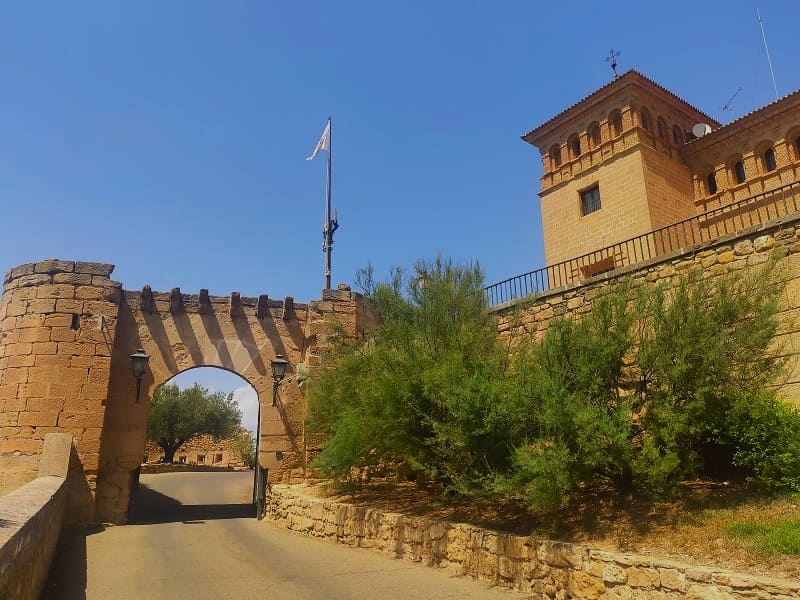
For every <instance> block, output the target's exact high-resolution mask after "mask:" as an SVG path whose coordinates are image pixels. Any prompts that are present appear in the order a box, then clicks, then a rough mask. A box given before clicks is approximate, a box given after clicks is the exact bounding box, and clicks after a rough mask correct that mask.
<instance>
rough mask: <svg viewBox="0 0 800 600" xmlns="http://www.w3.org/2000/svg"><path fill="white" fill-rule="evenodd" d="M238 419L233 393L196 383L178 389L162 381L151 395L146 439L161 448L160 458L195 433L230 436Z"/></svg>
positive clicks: (168, 459)
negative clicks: (162, 452) (213, 389)
mask: <svg viewBox="0 0 800 600" xmlns="http://www.w3.org/2000/svg"><path fill="white" fill-rule="evenodd" d="M241 421H242V412H241V411H240V410H239V407H238V405H237V404H236V402H234V400H233V394H225V393H223V392H214V393H211V392H209V391H208V390H207V389H206V388H204V387H202V386H200V385H199V384H197V383H196V384H194V385H193V386H192V387H190V388H186V389H183V390H181V389H180V388H178V386H177V385H176V384H174V383H173V384H166V385H162V386H161V387H160V388H158V389H157V390H156V393H155V394H154V395H153V402H152V404H151V406H150V415H149V418H148V420H147V439H148V440H150V441H152V442H154V443H156V444H158V445H159V446H161V448H162V449H163V450H164V462H172V461H173V460H174V458H175V452H176V451H177V449H178V448H180V447H181V445H182V444H183V443H184V442H185V441H186V440H188V439H189V438H191V437H192V436H195V435H202V434H208V435H211V436H212V437H214V439H223V438H228V437H230V436H232V435H233V434H234V433H235V432H236V431H237V429H238V428H239V426H240V425H241Z"/></svg>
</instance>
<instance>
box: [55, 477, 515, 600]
mask: <svg viewBox="0 0 800 600" xmlns="http://www.w3.org/2000/svg"><path fill="white" fill-rule="evenodd" d="M252 480H253V476H252V473H251V472H222V473H165V474H159V475H142V478H141V483H142V485H141V487H140V489H139V493H138V496H137V498H136V504H135V514H134V519H133V520H134V522H133V523H132V524H129V525H124V526H117V527H106V528H98V529H96V530H94V531H89V532H70V533H68V534H66V535H64V536H62V540H61V541H60V542H59V548H58V550H57V555H56V561H55V564H54V568H53V571H52V573H51V576H50V580H49V582H48V584H47V588H46V590H45V592H44V594H43V596H42V598H43V599H44V600H56V599H57V600H72V599H79V600H82V599H89V600H106V599H109V600H112V599H113V600H127V599H130V600H142V599H145V600H160V599H168V600H182V599H191V600H203V599H206V598H208V599H212V598H213V599H216V598H236V599H238V598H259V599H264V600H284V599H286V600H289V599H291V600H305V599H324V600H340V599H341V600H345V599H355V598H368V599H373V598H374V599H380V600H384V599H386V600H393V599H398V600H399V599H403V600H410V599H416V598H420V599H422V598H425V599H434V598H436V599H440V598H458V599H461V598H466V599H468V598H481V599H486V600H503V599H505V600H510V599H517V598H524V597H525V596H524V595H522V594H520V593H516V592H512V591H510V590H506V589H503V588H492V587H488V586H486V585H485V584H483V583H480V582H477V581H473V580H471V579H467V578H460V577H452V576H450V575H448V574H447V573H445V572H443V571H441V570H437V569H432V568H427V567H423V566H421V565H419V564H416V563H413V562H410V561H406V560H401V559H392V558H390V557H388V556H386V555H383V554H380V553H377V552H373V551H370V550H365V549H358V548H349V547H345V546H339V545H337V544H334V543H332V542H327V541H323V540H318V539H313V538H308V537H305V536H301V535H298V534H295V533H292V532H289V531H287V530H285V529H282V528H280V527H278V526H277V525H273V524H271V523H270V522H268V521H257V520H256V519H255V518H254V517H253V516H252V515H253V514H254V510H253V508H252V505H250V504H249V501H250V499H251V496H252Z"/></svg>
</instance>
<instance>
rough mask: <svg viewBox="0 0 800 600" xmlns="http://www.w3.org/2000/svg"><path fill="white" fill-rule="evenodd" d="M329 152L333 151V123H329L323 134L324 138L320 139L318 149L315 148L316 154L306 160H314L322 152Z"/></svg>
mask: <svg viewBox="0 0 800 600" xmlns="http://www.w3.org/2000/svg"><path fill="white" fill-rule="evenodd" d="M322 150H327V151H328V152H330V150H331V122H330V120H329V121H328V124H327V125H325V131H323V132H322V137H321V138H319V141H318V142H317V147H316V148H314V152H312V153H311V156H309V157H308V158H307V159H306V160H312V159H313V158H314V157H315V156H316V155H317V154H318V153H319V152H320V151H322Z"/></svg>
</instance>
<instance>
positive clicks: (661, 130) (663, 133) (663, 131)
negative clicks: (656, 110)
mask: <svg viewBox="0 0 800 600" xmlns="http://www.w3.org/2000/svg"><path fill="white" fill-rule="evenodd" d="M656 126H657V127H658V137H660V138H661V141H663V142H666V141H667V123H666V121H664V119H662V118H661V117H659V118H658V121H656Z"/></svg>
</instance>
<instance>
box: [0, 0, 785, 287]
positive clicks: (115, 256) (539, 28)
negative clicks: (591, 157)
mask: <svg viewBox="0 0 800 600" xmlns="http://www.w3.org/2000/svg"><path fill="white" fill-rule="evenodd" d="M759 8H760V9H761V14H762V17H763V18H764V23H765V27H766V30H767V36H768V41H769V45H770V51H771V53H772V59H773V63H774V66H775V73H776V77H777V82H778V87H779V91H780V92H781V94H785V93H788V92H790V91H792V90H794V89H797V88H800V63H799V62H798V61H797V59H796V53H797V51H796V45H797V30H798V25H800V3H798V2H795V1H792V2H789V1H783V2H762V3H760V6H759ZM611 47H614V48H616V49H619V50H621V52H622V55H621V56H620V57H619V69H620V71H621V72H622V71H625V70H627V69H629V68H635V69H637V70H640V71H641V72H643V73H644V74H646V75H648V76H649V77H651V78H653V79H655V80H656V81H658V82H659V83H661V84H662V85H664V86H665V87H667V88H669V89H671V90H672V91H674V92H675V93H677V94H678V95H680V96H682V97H683V98H685V99H686V100H688V101H689V102H690V103H692V104H694V105H696V106H697V107H698V108H700V109H701V110H704V111H706V112H708V113H709V114H711V115H712V116H714V117H716V118H717V119H718V120H721V121H723V122H724V121H728V120H730V119H731V118H735V117H737V116H740V115H741V114H743V113H745V112H747V111H749V110H752V109H753V108H756V107H758V106H761V105H763V104H765V103H767V102H769V101H771V100H772V99H774V93H773V91H772V85H771V82H770V79H769V71H768V67H767V62H766V58H765V54H764V48H763V45H762V41H761V35H760V30H759V28H758V22H757V20H756V4H753V3H750V2H738V1H735V0H732V1H728V2H725V3H720V2H696V1H695V2H683V1H676V2H670V3H669V4H668V5H667V4H665V3H654V2H642V1H641V0H639V1H637V2H628V1H618V2H613V3H611V2H609V3H600V2H573V3H570V4H569V5H564V4H561V3H558V2H551V3H540V2H469V1H467V2H465V1H458V2H456V1H449V0H448V1H437V2H408V3H399V2H385V1H380V0H378V1H371V2H366V1H364V2H348V1H346V0H339V1H337V2H316V1H307V2H302V3H300V2H284V3H277V2H236V1H231V2H218V1H198V0H195V1H192V2H189V1H185V2H138V1H137V2H114V3H108V2H81V3H54V2H53V3H49V5H46V4H42V3H16V4H8V5H6V6H5V7H4V11H3V17H2V19H0V76H2V77H3V79H4V81H3V83H4V85H3V86H2V92H0V131H2V135H1V136H0V198H2V200H1V201H2V203H3V210H2V213H0V214H2V235H0V269H2V270H3V271H5V270H7V269H9V268H11V267H13V266H15V265H17V264H20V263H24V262H29V261H33V260H38V259H42V258H47V257H57V258H64V259H81V260H97V261H103V262H111V263H114V264H116V265H117V268H116V271H115V273H114V277H115V278H116V279H118V280H120V281H122V282H123V284H124V285H125V287H126V288H128V289H139V288H141V286H142V285H143V284H150V285H151V286H152V287H153V289H155V290H169V289H170V288H172V287H175V286H179V287H181V289H183V290H184V291H186V292H196V291H197V290H199V289H200V288H209V289H210V291H211V293H215V294H228V293H230V292H231V291H232V290H238V291H240V292H241V293H242V294H244V295H248V296H254V295H258V294H260V293H268V294H269V295H270V296H272V297H276V298H280V297H283V296H285V295H293V296H294V297H295V298H297V299H298V300H299V301H307V300H310V299H314V298H317V297H319V293H320V290H321V288H322V287H323V283H324V279H323V254H322V252H321V242H322V236H321V227H322V221H323V210H324V186H325V160H324V156H321V157H320V159H318V160H316V161H313V162H308V161H306V160H305V157H306V156H308V155H309V154H310V153H311V150H312V149H313V147H314V145H315V143H316V141H317V139H318V138H319V135H320V133H321V131H322V129H323V127H324V124H325V120H326V118H327V117H328V115H331V116H332V117H333V120H334V131H333V146H334V149H333V152H334V154H333V159H334V186H333V187H334V205H335V208H337V210H338V213H339V220H340V225H341V227H340V229H339V231H338V232H337V238H336V245H335V247H334V268H333V271H334V273H333V279H334V283H336V282H351V281H352V279H353V276H354V274H355V272H356V271H357V269H358V268H360V267H362V266H364V265H365V264H366V263H367V262H368V261H371V262H372V263H373V264H374V265H375V269H376V272H377V273H378V274H383V273H385V272H386V271H387V270H388V268H389V267H390V266H391V265H410V264H412V263H413V262H414V261H415V260H416V259H418V258H421V257H428V258H429V257H433V256H435V255H436V254H438V253H442V254H444V255H447V256H451V257H453V258H456V259H458V260H463V261H469V260H479V261H480V262H481V264H482V265H483V267H484V269H485V271H486V274H487V279H488V282H489V283H491V282H494V281H497V280H500V279H504V278H506V277H509V276H512V275H516V274H518V273H522V272H525V271H529V270H531V269H534V268H537V267H539V266H542V263H543V252H542V242H541V230H540V225H539V212H538V204H537V203H538V200H537V197H536V192H537V189H538V177H539V175H540V171H541V167H540V165H541V162H540V159H539V155H538V152H537V151H536V150H535V149H534V148H532V147H530V146H528V145H527V144H525V143H523V142H522V141H520V139H519V136H520V134H522V133H523V132H525V131H527V130H529V129H531V128H533V127H535V126H536V125H538V124H540V123H541V122H543V121H545V120H547V119H548V118H549V117H551V116H552V115H553V114H555V113H557V112H559V111H560V110H562V109H563V108H565V107H566V106H568V105H570V104H572V103H574V102H576V101H577V100H579V99H580V98H582V97H583V96H585V95H586V94H588V93H590V92H591V91H593V90H594V89H596V88H597V87H599V86H601V85H604V84H605V83H607V82H608V81H609V79H610V77H611V71H610V69H609V67H608V65H607V64H606V62H605V61H604V58H605V56H606V55H607V53H608V50H609V48H611ZM740 86H742V88H743V89H742V92H741V93H740V94H739V95H738V96H737V98H736V100H735V101H734V103H733V112H732V113H723V112H722V111H721V107H722V106H723V105H724V104H725V102H726V101H727V100H728V98H729V97H730V96H731V95H732V94H733V93H734V92H735V91H736V90H737V88H738V87H740Z"/></svg>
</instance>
